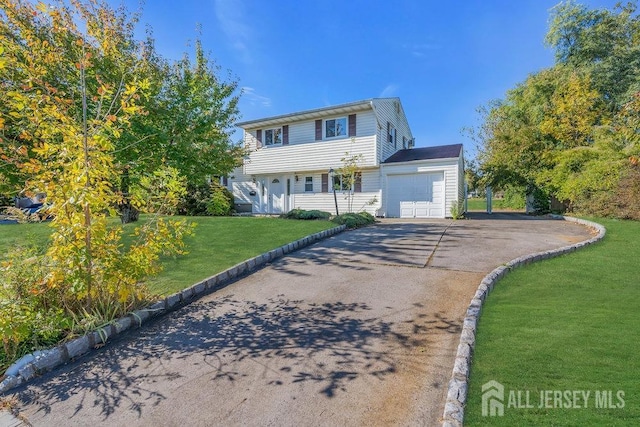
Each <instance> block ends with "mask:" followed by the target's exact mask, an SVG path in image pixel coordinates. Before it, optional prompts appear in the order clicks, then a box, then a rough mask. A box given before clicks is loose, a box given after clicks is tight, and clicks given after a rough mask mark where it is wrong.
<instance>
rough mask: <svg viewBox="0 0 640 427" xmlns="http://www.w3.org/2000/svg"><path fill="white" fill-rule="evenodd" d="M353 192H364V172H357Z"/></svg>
mask: <svg viewBox="0 0 640 427" xmlns="http://www.w3.org/2000/svg"><path fill="white" fill-rule="evenodd" d="M353 192H354V193H362V172H357V173H356V180H355V182H354V183H353Z"/></svg>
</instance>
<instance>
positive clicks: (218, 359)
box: [15, 295, 460, 420]
mask: <svg viewBox="0 0 640 427" xmlns="http://www.w3.org/2000/svg"><path fill="white" fill-rule="evenodd" d="M405 309H406V308H405ZM413 309H414V310H415V312H416V313H418V314H417V315H416V316H412V317H410V319H411V320H407V321H389V320H385V318H386V317H390V318H394V319H395V317H394V315H395V314H397V312H398V310H397V309H394V308H393V307H385V310H387V312H388V314H383V315H378V316H377V317H370V316H371V309H370V307H369V306H367V304H365V303H358V302H352V303H343V302H331V303H322V304H314V303H306V302H304V301H293V300H288V299H285V298H284V297H283V296H282V295H278V296H276V297H274V298H269V299H267V300H265V301H263V302H256V301H248V300H241V299H236V298H235V297H234V296H233V295H229V296H226V297H221V298H218V299H214V300H210V301H199V302H197V303H194V304H191V305H190V306H187V307H183V308H182V309H180V310H178V311H176V312H174V313H171V314H169V315H167V316H164V317H162V318H159V319H156V320H155V321H153V322H151V323H149V324H148V325H147V326H145V327H143V328H140V329H138V330H135V331H131V332H130V333H127V334H124V335H123V336H122V337H120V338H118V339H116V340H115V341H113V342H111V343H109V344H108V345H107V346H106V347H105V348H103V349H100V350H99V351H97V352H94V353H93V354H91V355H90V356H87V357H85V358H83V359H82V361H78V362H74V363H71V364H70V365H68V366H67V367H65V368H63V369H61V370H58V371H55V372H52V373H49V374H47V375H45V376H44V377H42V378H40V379H38V380H36V381H34V382H33V383H31V384H29V385H27V386H25V387H22V388H20V389H17V390H16V393H15V394H16V397H18V399H19V400H20V401H21V403H22V404H23V405H29V406H31V407H32V408H33V409H32V410H31V411H30V412H32V413H34V412H40V413H44V414H49V413H52V412H53V413H56V412H61V411H60V406H59V405H61V404H62V405H66V406H67V409H66V410H65V411H62V412H64V413H65V415H66V416H67V419H71V418H73V417H76V416H78V417H80V415H78V414H80V413H86V411H89V412H91V413H92V415H94V416H99V418H100V419H102V420H107V419H110V417H111V416H112V415H113V414H114V413H115V412H118V413H119V414H121V413H122V412H128V413H129V414H128V416H129V417H131V416H133V417H134V418H138V419H139V418H141V417H143V415H144V414H145V413H148V411H150V410H152V408H154V407H156V406H158V405H161V404H162V403H163V402H164V401H165V400H170V399H172V398H173V396H172V393H173V391H172V390H176V389H177V388H180V387H188V386H189V383H190V382H192V381H199V383H198V384H200V387H201V386H202V384H203V383H202V380H203V379H204V380H206V381H205V384H208V385H207V386H206V389H205V390H202V391H200V390H199V392H203V393H210V394H211V395H215V393H224V392H225V388H226V387H228V386H227V385H225V384H229V383H236V382H242V381H248V382H250V383H255V382H262V384H260V386H261V387H263V388H264V389H265V390H266V391H267V392H268V390H271V389H272V390H273V392H274V393H275V392H276V390H277V389H278V387H287V386H288V387H291V385H292V384H298V385H299V384H307V385H308V386H309V387H312V388H311V389H310V390H313V393H320V394H321V395H323V396H325V397H326V398H335V397H337V396H338V395H339V393H340V392H344V391H347V389H348V386H349V384H350V383H351V382H353V381H355V380H357V379H362V378H365V377H368V378H373V379H377V380H385V378H387V377H388V376H389V375H392V374H394V373H396V372H397V370H398V368H399V364H400V365H402V369H405V370H406V369H415V370H416V371H419V370H421V369H423V367H422V362H420V361H416V360H415V358H414V357H413V355H412V352H413V351H414V350H415V349H416V348H423V349H424V348H429V343H430V341H431V339H430V336H431V335H432V334H440V333H446V334H458V333H459V331H460V327H459V323H460V322H459V321H456V320H454V319H447V318H444V317H443V316H441V315H439V314H435V315H434V314H433V313H431V314H428V313H429V311H428V310H427V309H426V307H422V306H421V305H420V304H414V307H413ZM411 364H413V367H412V366H411ZM256 367H258V368H257V369H258V371H259V372H256ZM305 387H306V386H305ZM210 397H211V396H210ZM219 397H220V398H224V395H222V396H219ZM65 402H66V403H65ZM69 406H71V407H72V408H73V410H69V408H68V407H69ZM36 408H37V409H36ZM119 416H121V415H119ZM76 419H77V418H76ZM118 419H120V418H118ZM83 420H84V415H83Z"/></svg>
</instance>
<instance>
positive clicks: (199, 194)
mask: <svg viewBox="0 0 640 427" xmlns="http://www.w3.org/2000/svg"><path fill="white" fill-rule="evenodd" d="M232 210H233V194H232V193H231V192H230V191H229V190H228V189H227V188H226V187H224V186H222V185H220V184H218V183H217V182H214V183H212V184H207V183H204V184H188V185H187V194H186V195H185V196H184V197H182V199H181V200H180V202H179V204H178V210H177V213H178V215H187V216H224V215H231V212H232Z"/></svg>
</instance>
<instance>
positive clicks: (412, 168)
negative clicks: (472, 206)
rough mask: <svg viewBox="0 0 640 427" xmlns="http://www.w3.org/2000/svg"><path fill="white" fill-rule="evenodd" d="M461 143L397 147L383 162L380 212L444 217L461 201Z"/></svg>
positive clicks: (462, 194) (396, 214)
mask: <svg viewBox="0 0 640 427" xmlns="http://www.w3.org/2000/svg"><path fill="white" fill-rule="evenodd" d="M462 156H463V154H462V145H461V144H456V145H445V146H440V147H425V148H413V149H408V150H400V151H398V152H397V153H395V154H394V155H392V156H391V157H389V158H388V159H387V160H386V161H385V162H384V163H383V164H382V175H383V191H382V194H383V197H382V199H383V204H382V205H383V206H382V210H383V212H382V214H383V215H384V216H387V217H391V218H445V217H450V216H451V205H452V204H453V203H458V202H459V201H464V198H465V197H464V160H463V157H462Z"/></svg>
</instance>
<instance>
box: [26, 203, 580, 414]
mask: <svg viewBox="0 0 640 427" xmlns="http://www.w3.org/2000/svg"><path fill="white" fill-rule="evenodd" d="M589 237H590V234H589V231H588V230H587V229H585V228H583V227H582V226H579V225H576V224H572V223H568V222H564V221H558V220H549V219H541V218H530V217H526V216H523V215H516V214H509V215H502V214H494V215H493V216H486V215H480V214H476V215H473V216H472V219H470V220H463V221H448V220H441V221H399V220H385V221H382V222H381V223H380V224H378V225H376V226H372V227H367V228H365V229H360V230H356V231H349V232H345V233H342V234H340V235H338V236H334V237H332V238H330V239H327V240H325V241H323V242H320V243H317V244H315V245H312V246H310V247H308V248H306V249H303V250H300V251H298V252H295V253H293V254H290V255H289V256H286V257H284V258H282V259H280V260H278V261H277V262H275V263H273V264H271V265H269V266H267V267H266V268H263V269H261V270H259V271H257V272H256V273H254V274H252V275H250V276H248V277H246V278H243V279H241V280H239V281H237V282H235V283H233V284H231V285H229V286H228V287H226V288H224V289H222V290H221V291H218V292H216V293H214V294H211V295H208V296H206V297H205V298H202V299H201V300H199V301H197V302H195V303H193V304H191V305H189V306H187V307H184V308H183V309H181V310H178V311H176V312H173V313H171V314H169V315H167V316H164V317H162V318H159V319H157V320H156V321H153V322H151V323H150V324H148V325H147V326H145V327H143V328H141V329H138V330H133V331H131V332H130V333H128V334H125V335H123V336H122V337H120V338H118V339H116V340H115V341H114V342H111V343H108V344H107V345H106V346H105V347H104V348H102V349H100V350H98V351H96V352H94V353H92V354H91V355H89V356H86V357H83V358H82V359H81V360H79V361H77V362H75V363H72V364H70V365H68V366H65V367H63V368H62V369H59V370H57V371H54V372H52V373H50V374H48V375H46V376H44V377H42V378H39V379H37V380H36V381H34V382H32V383H30V384H28V385H27V386H24V387H21V388H18V389H16V390H15V393H14V394H13V397H15V398H16V399H17V401H18V402H19V403H18V407H19V409H20V411H21V414H22V415H23V416H25V417H26V418H27V419H28V420H29V422H31V423H32V424H33V425H34V426H45V425H46V426H48V425H65V426H69V425H98V424H103V425H128V426H183V425H190V426H214V425H225V426H230V425H231V426H232V425H274V426H275V425H278V426H280V425H291V426H304V425H314V426H315V425H327V426H334V425H435V424H437V422H438V419H439V417H440V416H441V414H442V409H443V407H444V401H445V396H446V387H447V383H448V380H449V377H450V375H451V369H452V366H453V360H454V357H455V351H456V347H457V344H458V339H459V332H460V329H461V322H462V319H463V316H464V313H465V310H466V308H467V305H468V303H469V300H470V299H471V297H472V296H473V294H474V293H475V290H476V288H477V286H478V283H479V282H480V280H481V279H482V277H483V276H484V275H485V274H486V273H488V272H489V271H491V270H492V269H493V268H495V267H496V266H498V265H500V264H503V263H505V262H507V261H509V260H511V259H513V258H515V257H518V256H520V255H525V254H528V253H531V252H536V251H541V250H546V249H551V248H556V247H560V246H565V245H567V244H569V243H572V242H576V241H581V240H586V239H588V238H589Z"/></svg>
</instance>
